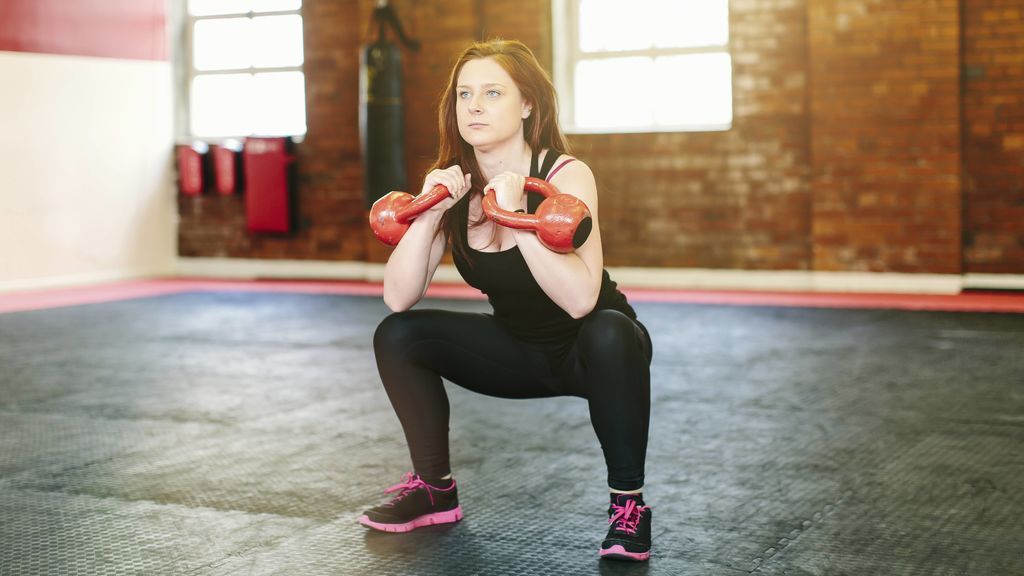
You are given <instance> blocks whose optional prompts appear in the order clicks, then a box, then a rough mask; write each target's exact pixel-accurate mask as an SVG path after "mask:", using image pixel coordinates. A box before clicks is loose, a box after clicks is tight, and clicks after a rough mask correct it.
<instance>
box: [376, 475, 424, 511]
mask: <svg viewBox="0 0 1024 576" xmlns="http://www.w3.org/2000/svg"><path fill="white" fill-rule="evenodd" d="M420 488H426V489H427V495H428V496H429V497H430V505H431V506H433V505H434V493H433V492H431V490H430V486H429V485H427V483H426V482H424V481H423V479H422V478H420V477H419V476H417V475H416V474H414V473H412V472H406V473H405V474H403V475H402V481H401V482H399V483H398V484H395V485H394V486H392V487H390V488H388V489H387V490H385V491H384V493H385V494H390V493H392V492H398V491H399V490H401V492H399V493H398V496H395V497H394V498H393V499H392V500H391V502H388V503H387V504H385V506H394V505H395V504H397V503H398V502H400V501H401V500H402V499H403V498H405V497H406V496H408V495H409V494H412V493H413V492H415V491H416V490H419V489H420Z"/></svg>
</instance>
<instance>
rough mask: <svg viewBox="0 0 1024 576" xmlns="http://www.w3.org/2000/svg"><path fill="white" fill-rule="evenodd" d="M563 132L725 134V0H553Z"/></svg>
mask: <svg viewBox="0 0 1024 576" xmlns="http://www.w3.org/2000/svg"><path fill="white" fill-rule="evenodd" d="M552 10H553V16H554V18H553V30H554V40H555V42H554V48H555V53H554V57H555V70H554V75H555V85H556V86H557V88H558V92H559V95H560V100H559V105H560V111H561V122H562V126H563V127H564V128H565V130H566V131H567V132H575V133H585V132H669V131H673V132H674V131H698V130H727V129H728V128H729V127H730V126H731V124H732V59H731V57H730V55H729V3H728V0H630V1H628V2H623V1H622V0H553V1H552Z"/></svg>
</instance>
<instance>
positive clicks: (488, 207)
mask: <svg viewBox="0 0 1024 576" xmlns="http://www.w3.org/2000/svg"><path fill="white" fill-rule="evenodd" d="M523 189H524V190H526V191H528V192H537V193H538V194H541V195H543V196H544V201H543V202H541V203H540V206H537V213H536V214H523V213H520V212H509V211H508V210H502V209H501V208H499V207H498V199H497V197H496V196H495V194H494V190H487V191H486V193H485V194H484V200H483V209H484V213H485V214H487V217H488V218H490V219H491V220H493V221H494V222H497V223H498V224H501V225H502V226H506V227H508V228H515V229H518V230H533V231H534V232H536V233H537V239H538V240H540V243H541V244H543V245H544V246H545V247H546V248H547V249H548V250H552V251H554V252H559V253H562V254H566V253H568V252H572V251H573V250H575V249H577V248H579V247H580V246H583V243H584V242H586V241H587V238H588V237H590V230H591V229H592V228H593V227H594V221H593V219H592V218H591V217H590V210H589V209H588V208H587V205H586V204H585V203H584V202H583V201H582V200H580V199H579V198H577V197H575V196H573V195H572V194H562V193H560V192H559V191H558V188H555V187H554V185H552V184H551V183H550V182H548V181H546V180H541V179H539V178H527V179H526V184H525V185H524V186H523Z"/></svg>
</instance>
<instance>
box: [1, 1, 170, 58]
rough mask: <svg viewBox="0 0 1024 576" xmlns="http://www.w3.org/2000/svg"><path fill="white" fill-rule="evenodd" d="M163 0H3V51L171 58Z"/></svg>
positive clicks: (106, 56)
mask: <svg viewBox="0 0 1024 576" xmlns="http://www.w3.org/2000/svg"><path fill="white" fill-rule="evenodd" d="M166 19H167V13H166V9H165V7H164V0H2V1H0V50H7V51H11V52H41V53H46V54H72V55H76V56H99V57H105V58H125V59H131V60H167V40H166V29H165V26H166Z"/></svg>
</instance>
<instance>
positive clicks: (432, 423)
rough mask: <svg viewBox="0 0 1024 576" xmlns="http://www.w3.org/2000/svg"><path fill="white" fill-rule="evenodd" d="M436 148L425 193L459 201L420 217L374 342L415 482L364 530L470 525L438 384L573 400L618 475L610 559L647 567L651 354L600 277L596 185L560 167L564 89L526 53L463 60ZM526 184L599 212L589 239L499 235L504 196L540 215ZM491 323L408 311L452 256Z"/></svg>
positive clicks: (372, 514)
mask: <svg viewBox="0 0 1024 576" xmlns="http://www.w3.org/2000/svg"><path fill="white" fill-rule="evenodd" d="M439 115H440V118H439V120H440V122H439V123H440V133H441V134H440V150H439V153H438V157H437V163H436V164H435V165H434V168H433V169H432V170H431V171H430V172H429V173H428V174H427V176H426V179H425V181H424V182H423V188H422V191H423V192H425V191H427V190H430V189H432V188H433V187H434V186H435V185H437V184H443V185H444V186H445V187H446V188H447V189H448V191H449V193H450V197H449V198H446V199H445V200H444V201H442V202H441V203H440V204H438V205H437V206H435V207H434V208H432V209H430V210H428V211H426V212H424V213H423V214H421V215H420V216H418V217H417V218H416V219H415V220H414V221H413V223H412V225H411V226H410V228H409V230H408V231H407V232H406V234H405V236H404V237H403V238H402V240H401V242H399V244H398V245H397V246H396V248H395V250H394V252H392V254H391V256H390V258H389V260H388V263H387V266H386V268H385V275H384V301H385V303H386V304H387V305H388V307H389V308H391V310H393V311H394V314H392V315H390V316H388V317H387V318H385V319H384V321H383V322H381V324H380V326H379V327H378V328H377V332H376V334H375V335H374V350H375V353H376V356H377V367H378V370H379V371H380V375H381V379H382V381H383V383H384V387H385V389H386V391H387V394H388V397H389V398H390V399H391V404H392V406H393V407H394V409H395V412H396V413H397V415H398V418H399V421H400V422H401V424H402V427H403V429H404V431H405V437H406V441H407V442H408V444H409V450H410V453H411V455H412V461H413V472H411V473H409V474H407V475H406V476H405V477H404V478H403V482H402V483H400V484H398V485H397V486H393V487H391V488H389V489H388V490H387V492H397V493H398V494H397V495H395V496H394V497H393V499H392V500H391V501H390V502H388V503H386V504H383V505H381V506H378V507H375V508H372V509H370V510H367V511H366V513H365V514H364V515H363V516H362V517H360V518H359V521H360V522H361V523H362V524H365V525H366V526H369V527H371V528H375V529H378V530H385V531H388V532H406V531H409V530H413V529H415V528H418V527H420V526H426V525H430V524H440V523H446V522H455V521H458V520H459V519H460V518H461V517H462V509H461V507H460V506H459V504H458V497H457V492H456V486H455V480H454V478H453V477H452V474H451V469H450V467H449V459H448V415H449V406H448V397H447V396H446V394H445V389H444V385H443V383H442V381H441V378H442V377H443V378H446V379H448V380H450V381H451V382H454V383H455V384H457V385H459V386H462V387H464V388H467V389H469V390H473V391H476V392H480V393H482V394H487V395H491V396H500V397H505V398H543V397H552V396H564V395H572V396H578V397H581V398H585V399H586V400H587V402H588V403H589V407H590V415H591V422H592V423H593V426H594V430H595V431H596V432H597V436H598V439H599V440H600V442H601V446H602V449H603V451H604V456H605V461H606V463H607V466H608V485H609V488H610V491H611V506H610V508H609V523H610V524H611V526H610V527H609V528H608V532H607V536H606V538H605V540H604V542H603V544H602V546H601V550H600V555H601V556H602V557H607V558H618V559H628V560H646V559H647V558H648V557H649V556H650V546H651V544H650V534H651V509H650V508H649V507H648V506H646V505H645V504H644V500H643V495H642V490H643V483H644V460H645V456H646V449H647V429H648V419H649V413H650V360H651V340H650V337H649V335H648V333H647V330H646V329H645V328H644V327H643V325H642V324H640V323H639V322H638V321H637V320H636V313H635V312H634V311H633V308H632V307H631V306H630V305H629V304H628V303H627V302H626V298H625V297H624V296H623V295H622V294H621V293H620V292H619V291H618V290H617V289H616V285H615V283H614V282H612V281H611V279H610V278H609V277H608V273H607V272H606V271H605V270H604V264H603V257H602V252H601V232H600V226H599V220H598V211H597V190H596V185H595V183H594V176H593V174H592V173H591V171H590V169H589V168H588V167H587V165H586V164H584V163H583V162H581V161H579V160H575V159H573V158H571V157H570V156H567V155H565V154H564V152H565V151H566V150H567V149H568V146H567V145H566V141H565V139H564V137H563V136H562V133H561V131H560V129H559V127H558V122H557V103H556V100H555V91H554V87H553V86H552V84H551V81H550V79H549V78H548V76H547V74H546V73H545V72H544V70H543V69H542V68H541V67H540V65H539V64H538V62H537V59H536V58H535V57H534V55H533V53H532V52H530V50H529V49H528V48H527V47H526V46H525V45H523V44H522V43H520V42H516V41H501V40H496V41H491V42H486V43H478V44H474V45H472V46H470V47H469V48H468V49H466V50H465V51H464V52H463V54H462V56H461V57H460V58H459V60H458V62H457V63H456V65H455V67H454V69H453V70H452V73H451V77H450V79H449V82H448V86H447V89H446V91H445V92H444V93H443V95H442V98H441V104H440V113H439ZM525 175H531V176H533V177H539V178H544V179H547V180H549V181H550V182H551V183H552V184H553V185H554V186H556V187H557V188H558V189H559V191H560V192H562V193H566V194H573V195H575V196H577V197H579V198H580V199H582V200H583V201H584V202H585V203H586V204H587V206H588V207H589V208H590V211H591V214H592V217H593V228H592V231H591V233H590V236H589V238H588V239H587V241H586V242H585V243H584V244H583V245H582V246H581V247H579V248H578V249H577V250H576V251H575V252H572V253H569V254H560V253H556V252H553V251H550V250H548V249H547V248H545V247H544V246H543V245H542V244H541V243H540V241H539V240H538V239H537V237H536V234H534V233H533V232H530V231H521V230H513V229H510V228H504V227H502V226H499V225H496V224H494V223H493V222H491V221H490V220H488V219H487V218H486V216H485V215H484V214H483V211H482V208H481V198H482V195H483V192H484V191H485V190H494V191H495V194H496V198H497V202H498V205H499V206H500V207H501V208H503V209H505V210H508V211H527V210H528V211H530V212H532V211H533V208H535V204H536V203H537V202H538V201H539V200H540V198H536V197H535V195H529V196H528V195H526V194H524V192H523V184H524V181H525V178H524V177H525ZM449 243H451V246H452V251H453V258H454V261H455V265H456V267H457V268H458V270H459V272H460V273H461V274H462V276H463V278H464V279H465V280H466V282H467V283H469V284H470V285H472V286H475V287H477V288H479V289H480V290H481V291H483V292H484V293H486V294H487V295H488V298H489V300H490V303H491V305H492V306H493V308H494V314H493V315H491V314H469V313H458V312H451V311H442V310H415V311H409V308H410V307H412V306H413V305H414V304H415V303H416V302H418V301H419V300H420V298H421V297H422V296H423V294H424V293H425V292H426V289H427V286H428V284H429V283H430V280H431V278H432V277H433V275H434V271H435V270H436V268H437V265H438V263H439V262H440V261H441V256H442V254H443V253H444V250H445V248H446V246H447V245H448V244H449Z"/></svg>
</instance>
